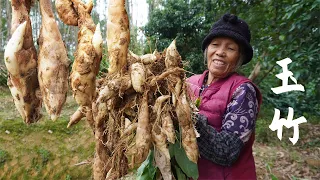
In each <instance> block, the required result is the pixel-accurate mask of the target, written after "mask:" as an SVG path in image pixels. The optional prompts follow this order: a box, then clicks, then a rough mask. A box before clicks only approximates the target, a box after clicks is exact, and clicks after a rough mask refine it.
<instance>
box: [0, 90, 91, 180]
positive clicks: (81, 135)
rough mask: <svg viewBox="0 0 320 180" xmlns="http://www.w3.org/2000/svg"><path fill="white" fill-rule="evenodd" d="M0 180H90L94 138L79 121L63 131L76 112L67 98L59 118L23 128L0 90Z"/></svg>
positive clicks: (45, 119) (13, 109)
mask: <svg viewBox="0 0 320 180" xmlns="http://www.w3.org/2000/svg"><path fill="white" fill-rule="evenodd" d="M0 101H1V105H0V112H1V113H0V179H71V178H72V179H90V177H91V164H90V163H87V164H84V165H80V166H75V164H77V163H79V162H83V161H91V159H92V158H93V155H94V136H93V134H92V132H91V130H90V128H89V126H88V125H87V123H86V122H85V121H84V120H82V121H80V122H79V123H78V124H77V125H75V126H73V127H71V128H69V129H68V128H66V127H67V124H68V119H69V117H70V115H71V114H72V113H73V112H74V110H75V109H76V105H75V102H74V101H73V99H72V97H69V98H68V100H67V102H66V104H65V106H64V110H63V114H62V117H61V118H60V119H58V120H57V121H56V122H53V121H51V120H48V118H47V117H45V116H47V114H46V112H44V109H43V115H44V118H42V119H41V121H40V122H39V123H36V124H32V125H29V126H26V125H25V124H24V123H23V121H22V119H21V118H20V117H19V114H18V112H17V110H16V109H15V107H14V104H13V102H12V100H11V96H10V94H9V92H8V91H6V90H0Z"/></svg>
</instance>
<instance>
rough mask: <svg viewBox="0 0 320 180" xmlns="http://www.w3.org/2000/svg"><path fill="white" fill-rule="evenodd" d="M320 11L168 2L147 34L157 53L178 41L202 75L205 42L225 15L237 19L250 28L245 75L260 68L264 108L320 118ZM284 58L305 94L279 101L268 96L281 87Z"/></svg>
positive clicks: (297, 4) (281, 4) (255, 1)
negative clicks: (249, 53) (291, 110)
mask: <svg viewBox="0 0 320 180" xmlns="http://www.w3.org/2000/svg"><path fill="white" fill-rule="evenodd" d="M148 2H149V3H151V2H153V1H148ZM319 8H320V1H314V0H306V1H297V0H285V1H259V0H248V1H242V0H233V1H223V0H217V1H211V0H189V1H184V0H176V1H174V0H167V1H164V2H162V3H161V5H160V6H159V7H158V8H155V9H153V11H152V12H150V19H149V22H148V24H147V25H146V26H145V27H144V30H145V32H146V34H147V36H149V37H150V39H151V40H152V44H156V46H153V47H152V48H153V49H154V48H158V49H159V50H163V48H165V47H167V46H168V44H169V42H171V41H172V40H173V39H174V38H177V46H178V50H179V52H180V53H181V55H182V57H183V59H184V60H186V61H188V62H189V64H190V66H189V70H190V71H192V72H194V73H200V72H202V71H203V70H204V68H205V67H204V65H203V60H202V59H203V55H202V52H201V49H200V48H201V42H202V40H203V38H204V37H205V35H206V34H207V33H208V32H209V30H210V27H211V26H212V24H213V22H215V21H217V20H218V19H219V18H220V17H221V16H222V15H223V14H224V13H226V12H229V13H230V12H231V13H234V14H236V15H238V17H240V18H242V19H244V20H246V22H247V23H248V24H249V26H250V29H251V34H252V38H251V44H252V46H253V48H254V57H253V59H252V61H251V63H249V64H248V65H246V66H245V67H243V68H242V69H241V73H242V74H244V75H246V76H249V74H250V72H251V70H252V69H253V67H254V65H255V64H256V63H257V62H260V63H261V73H260V76H258V77H257V79H256V81H255V82H256V83H257V84H258V85H259V87H260V88H261V90H262V92H263V95H264V104H266V105H269V106H273V107H277V108H278V109H280V110H281V112H284V113H286V111H287V108H288V106H290V107H293V108H294V109H295V112H297V113H307V114H313V115H316V114H317V115H319V112H320V105H319V103H317V100H318V99H320V91H319V89H320V78H319V76H318V75H317V74H319V73H320V62H319V59H320V57H319V56H320V55H319V53H318V52H319V50H320V45H319V41H317V39H320V29H319V23H320V20H319V13H318V12H319V11H320V9H319ZM146 49H147V48H146ZM286 57H290V58H291V59H292V60H293V63H292V64H291V65H290V67H289V69H290V70H291V71H292V72H294V77H296V78H297V79H298V82H299V83H300V84H303V85H304V86H305V88H306V92H304V93H301V92H293V93H289V94H284V95H275V94H273V93H272V91H271V90H270V88H272V87H277V86H279V85H280V84H281V81H280V80H279V79H277V78H276V77H275V75H276V74H278V73H280V72H281V69H280V67H279V66H277V64H276V61H279V60H281V59H284V58H286ZM301 67H303V68H301Z"/></svg>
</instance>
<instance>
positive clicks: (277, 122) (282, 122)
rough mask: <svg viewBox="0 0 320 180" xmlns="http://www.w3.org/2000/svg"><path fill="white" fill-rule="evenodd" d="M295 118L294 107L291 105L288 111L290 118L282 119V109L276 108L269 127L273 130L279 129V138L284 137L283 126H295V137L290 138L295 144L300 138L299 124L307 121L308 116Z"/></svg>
mask: <svg viewBox="0 0 320 180" xmlns="http://www.w3.org/2000/svg"><path fill="white" fill-rule="evenodd" d="M292 119H293V108H292V107H289V112H288V118H287V119H284V118H281V119H280V110H279V109H276V108H275V113H274V116H273V120H272V123H271V124H270V126H269V128H270V129H271V130H272V131H275V130H278V131H277V136H278V138H279V139H280V141H281V139H282V127H283V126H285V127H286V128H288V129H289V128H291V127H294V128H293V137H292V138H289V140H290V141H291V142H292V143H293V145H294V144H295V143H296V142H297V141H298V139H299V124H300V123H304V122H307V120H306V118H305V117H304V116H302V117H299V118H298V119H294V120H292Z"/></svg>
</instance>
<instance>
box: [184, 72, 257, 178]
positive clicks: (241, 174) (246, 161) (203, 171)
mask: <svg viewBox="0 0 320 180" xmlns="http://www.w3.org/2000/svg"><path fill="white" fill-rule="evenodd" d="M207 72H208V71H205V72H204V73H203V74H201V75H194V76H192V77H190V78H189V79H188V80H187V81H188V85H189V95H190V98H191V99H192V100H193V101H194V100H196V99H197V98H198V97H199V93H200V88H201V86H202V84H203V81H204V78H205V75H206V73H207ZM246 82H251V81H250V80H249V79H247V78H245V77H243V76H240V75H239V74H237V73H233V74H231V75H230V76H228V77H227V78H223V79H220V80H218V81H216V82H214V83H212V84H211V85H210V86H209V87H208V88H206V89H205V90H204V91H203V92H202V94H201V97H200V98H201V104H200V107H199V111H200V113H201V114H203V115H205V116H206V117H207V118H208V124H209V125H211V126H213V127H214V128H215V129H216V130H217V131H218V132H220V131H221V127H222V120H223V119H222V118H223V115H224V113H225V111H226V109H227V105H228V104H229V103H230V101H231V98H232V94H233V92H234V91H235V90H236V88H237V87H239V86H240V85H241V84H243V83H246ZM251 83H252V82H251ZM252 84H253V83H252ZM253 85H254V84H253ZM255 88H256V92H257V97H258V102H259V106H260V104H261V100H262V97H261V93H260V91H259V89H258V88H257V87H255ZM253 142H254V133H252V135H251V137H250V139H249V141H248V142H246V144H245V145H244V147H243V149H242V150H241V153H240V156H239V158H238V160H237V161H236V162H235V163H234V164H233V165H232V166H231V167H225V166H220V165H218V164H215V163H213V162H211V161H209V160H206V159H204V158H201V157H200V158H199V161H198V169H199V179H210V180H211V179H256V172H255V163H254V158H253V154H252V145H253Z"/></svg>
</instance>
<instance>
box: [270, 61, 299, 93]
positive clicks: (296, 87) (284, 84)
mask: <svg viewBox="0 0 320 180" xmlns="http://www.w3.org/2000/svg"><path fill="white" fill-rule="evenodd" d="M291 62H292V60H291V59H290V58H285V59H283V60H281V61H277V64H279V65H280V66H281V67H282V71H283V72H282V73H280V74H277V75H276V77H277V78H279V79H281V80H282V86H279V87H276V88H271V90H272V91H273V92H274V93H275V94H280V93H283V92H288V91H304V87H303V86H302V85H301V84H297V80H296V78H294V77H293V76H292V75H293V73H292V72H291V71H289V70H288V64H290V63H291ZM289 77H290V79H291V80H292V81H293V82H294V83H295V84H294V85H288V78H289Z"/></svg>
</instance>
